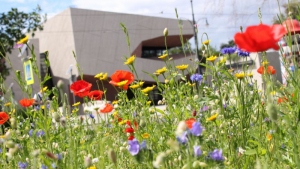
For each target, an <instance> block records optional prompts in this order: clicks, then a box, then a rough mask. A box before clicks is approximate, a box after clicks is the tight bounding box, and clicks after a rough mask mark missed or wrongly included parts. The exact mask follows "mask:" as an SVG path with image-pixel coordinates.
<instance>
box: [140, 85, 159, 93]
mask: <svg viewBox="0 0 300 169" xmlns="http://www.w3.org/2000/svg"><path fill="white" fill-rule="evenodd" d="M155 86H156V85H153V86H152V87H146V88H145V89H143V90H142V92H144V93H148V92H150V91H152V90H153V89H154V87H155Z"/></svg>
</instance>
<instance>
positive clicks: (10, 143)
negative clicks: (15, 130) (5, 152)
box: [5, 140, 15, 148]
mask: <svg viewBox="0 0 300 169" xmlns="http://www.w3.org/2000/svg"><path fill="white" fill-rule="evenodd" d="M5 145H6V147H8V148H14V147H15V143H14V142H13V141H11V140H9V141H7V142H5Z"/></svg>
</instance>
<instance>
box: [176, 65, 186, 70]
mask: <svg viewBox="0 0 300 169" xmlns="http://www.w3.org/2000/svg"><path fill="white" fill-rule="evenodd" d="M187 67H189V65H178V66H176V68H177V69H179V70H185V69H186V68H187Z"/></svg>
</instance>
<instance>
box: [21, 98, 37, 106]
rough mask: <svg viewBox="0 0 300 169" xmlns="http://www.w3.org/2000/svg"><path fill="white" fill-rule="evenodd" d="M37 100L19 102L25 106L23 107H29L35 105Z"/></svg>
mask: <svg viewBox="0 0 300 169" xmlns="http://www.w3.org/2000/svg"><path fill="white" fill-rule="evenodd" d="M34 100H35V99H22V100H20V101H19V103H20V104H21V105H22V106H23V107H29V106H32V105H33V102H34Z"/></svg>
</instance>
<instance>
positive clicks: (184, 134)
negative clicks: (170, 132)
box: [176, 131, 187, 144]
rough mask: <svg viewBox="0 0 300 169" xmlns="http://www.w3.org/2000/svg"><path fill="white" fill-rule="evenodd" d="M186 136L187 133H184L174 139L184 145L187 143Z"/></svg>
mask: <svg viewBox="0 0 300 169" xmlns="http://www.w3.org/2000/svg"><path fill="white" fill-rule="evenodd" d="M186 136H187V132H186V131H185V132H183V133H182V135H181V137H178V136H176V139H177V141H178V142H179V143H181V144H185V143H186V142H187V137H186Z"/></svg>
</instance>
